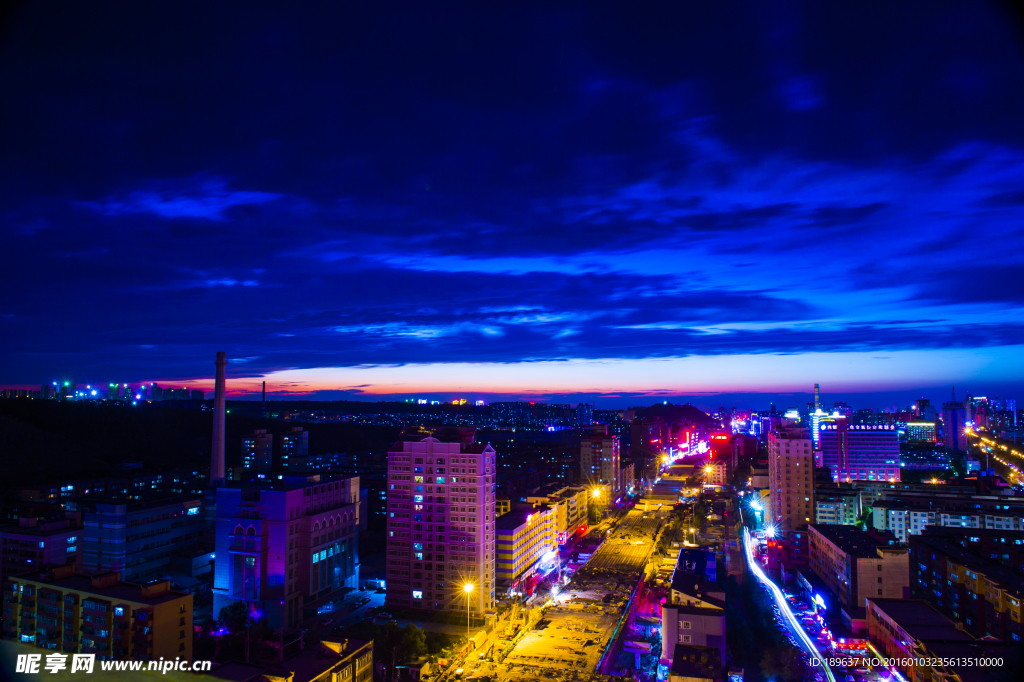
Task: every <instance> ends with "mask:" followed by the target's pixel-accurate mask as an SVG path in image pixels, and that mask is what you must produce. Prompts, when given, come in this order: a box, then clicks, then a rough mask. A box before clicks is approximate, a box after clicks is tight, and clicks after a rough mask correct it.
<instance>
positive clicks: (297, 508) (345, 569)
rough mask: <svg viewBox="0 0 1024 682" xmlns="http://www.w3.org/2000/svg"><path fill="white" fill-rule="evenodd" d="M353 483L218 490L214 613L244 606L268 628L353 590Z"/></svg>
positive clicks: (302, 481)
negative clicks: (235, 604) (239, 603)
mask: <svg viewBox="0 0 1024 682" xmlns="http://www.w3.org/2000/svg"><path fill="white" fill-rule="evenodd" d="M358 517H359V478H358V477H352V478H342V477H330V476H320V475H319V474H314V475H309V476H283V477H282V478H280V479H276V480H272V481H268V482H265V483H251V484H244V485H232V484H228V485H226V486H224V487H221V488H218V489H217V518H216V533H217V537H216V547H217V551H216V554H217V561H216V564H215V567H214V580H213V600H214V604H213V606H214V608H213V611H214V613H219V612H220V609H221V608H223V607H225V606H227V605H228V604H230V603H232V602H234V601H243V602H245V603H247V604H249V606H250V608H251V610H252V611H253V612H256V613H261V614H263V616H264V617H265V618H266V619H267V623H268V624H269V625H270V627H272V628H281V627H292V626H295V625H297V624H299V623H300V622H302V619H303V618H305V617H308V616H312V615H315V614H316V613H318V612H320V610H321V609H323V608H326V609H328V610H329V609H330V606H331V604H332V602H333V600H335V599H337V598H338V597H339V596H341V594H342V590H343V589H345V588H356V587H358V586H359V518H358Z"/></svg>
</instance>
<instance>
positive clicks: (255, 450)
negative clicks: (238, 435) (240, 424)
mask: <svg viewBox="0 0 1024 682" xmlns="http://www.w3.org/2000/svg"><path fill="white" fill-rule="evenodd" d="M242 468H244V469H252V470H255V471H270V470H271V469H273V468H274V434H272V433H267V430H266V429H256V430H255V431H253V432H252V433H251V434H249V435H248V436H246V437H244V438H243V439H242Z"/></svg>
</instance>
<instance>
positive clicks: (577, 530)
mask: <svg viewBox="0 0 1024 682" xmlns="http://www.w3.org/2000/svg"><path fill="white" fill-rule="evenodd" d="M591 495H592V492H591V491H590V490H588V489H587V488H585V487H583V486H579V485H573V486H563V485H560V484H558V483H552V484H550V485H548V486H544V487H543V488H540V489H538V490H534V491H533V492H531V493H530V494H528V495H526V497H525V501H526V502H527V503H529V504H532V505H540V504H543V505H547V506H549V507H551V508H552V509H553V510H554V515H555V517H554V523H555V539H556V540H557V541H558V545H559V546H562V545H564V544H565V543H567V542H568V541H569V540H571V539H572V538H573V537H574V536H576V535H577V534H582V533H585V532H586V530H587V505H588V504H589V500H590V497H591ZM505 511H506V513H507V512H509V511H511V503H510V504H509V507H508V508H507V509H506V510H505Z"/></svg>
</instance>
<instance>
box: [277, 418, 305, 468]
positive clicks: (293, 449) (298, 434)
mask: <svg viewBox="0 0 1024 682" xmlns="http://www.w3.org/2000/svg"><path fill="white" fill-rule="evenodd" d="M308 455H309V431H306V430H305V429H303V428H302V427H301V426H295V427H292V430H291V431H289V432H288V433H286V434H284V436H282V438H281V468H282V469H288V468H290V467H291V465H292V462H293V461H294V460H295V458H296V457H301V458H305V457H306V456H308Z"/></svg>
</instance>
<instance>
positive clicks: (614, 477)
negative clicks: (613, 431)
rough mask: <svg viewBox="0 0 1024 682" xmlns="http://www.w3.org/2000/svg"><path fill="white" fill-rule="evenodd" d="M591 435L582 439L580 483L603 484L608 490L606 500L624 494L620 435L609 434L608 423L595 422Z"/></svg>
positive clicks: (608, 500)
mask: <svg viewBox="0 0 1024 682" xmlns="http://www.w3.org/2000/svg"><path fill="white" fill-rule="evenodd" d="M591 428H592V431H591V433H590V436H589V437H586V436H584V438H583V440H582V441H580V483H583V484H584V485H587V486H590V487H593V486H595V485H598V486H602V487H604V488H605V490H606V491H607V492H608V498H607V499H606V500H605V502H610V501H612V500H614V499H615V498H616V497H618V496H619V495H621V494H622V492H623V491H622V470H621V468H620V457H619V437H618V436H616V435H609V434H608V426H607V425H606V424H594V425H593V426H592V427H591Z"/></svg>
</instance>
